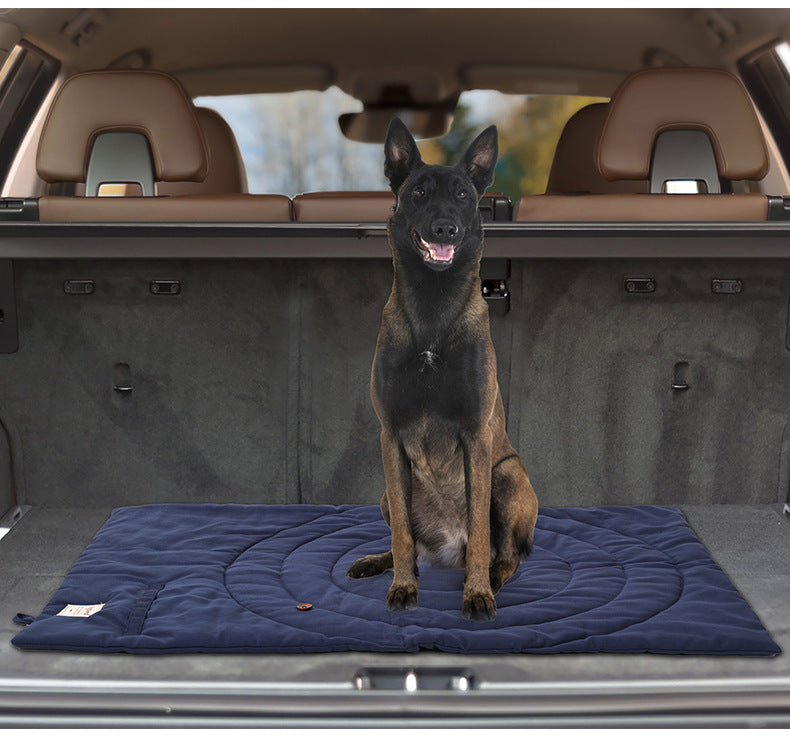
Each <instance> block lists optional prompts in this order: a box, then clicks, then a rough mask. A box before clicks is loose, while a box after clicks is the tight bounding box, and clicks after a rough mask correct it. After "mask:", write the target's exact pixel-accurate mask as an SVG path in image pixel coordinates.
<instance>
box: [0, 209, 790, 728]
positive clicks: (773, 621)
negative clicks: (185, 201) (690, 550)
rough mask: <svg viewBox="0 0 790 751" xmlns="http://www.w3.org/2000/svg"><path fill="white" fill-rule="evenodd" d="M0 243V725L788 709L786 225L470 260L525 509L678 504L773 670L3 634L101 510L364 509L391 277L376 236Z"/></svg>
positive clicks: (336, 233) (497, 236)
mask: <svg viewBox="0 0 790 751" xmlns="http://www.w3.org/2000/svg"><path fill="white" fill-rule="evenodd" d="M1 229H2V236H3V240H2V246H0V255H1V256H2V257H3V258H5V259H7V261H8V262H7V263H6V266H5V270H6V271H10V270H11V269H12V270H13V286H11V285H6V286H5V287H4V288H3V290H0V294H2V295H3V299H2V300H1V301H0V308H2V309H3V323H2V324H1V325H0V328H4V331H3V334H4V336H5V337H6V339H8V338H9V337H10V338H11V339H13V335H14V333H16V332H13V331H11V329H12V328H16V330H17V332H18V349H17V351H15V352H8V353H5V354H0V421H1V422H2V427H3V428H4V430H3V431H0V504H2V508H0V516H2V514H4V513H5V514H6V519H9V518H10V516H11V515H12V514H13V513H14V511H15V509H16V508H17V506H18V507H19V509H24V510H27V507H29V510H28V511H27V513H25V514H24V516H22V518H21V519H20V520H19V521H18V523H16V524H15V525H14V526H13V528H12V529H11V531H10V533H9V534H7V535H6V536H5V537H4V538H2V539H1V540H0V609H1V611H2V612H0V630H1V631H2V632H3V634H4V638H3V639H2V640H0V706H2V707H3V710H2V711H3V718H4V721H7V722H11V723H18V724H26V723H35V722H36V721H37V718H39V719H40V717H41V716H42V715H41V713H42V712H47V713H49V715H50V717H54V716H57V717H59V718H60V721H61V722H66V723H73V724H81V723H82V724H88V723H93V724H111V723H113V722H117V721H120V720H119V718H123V721H124V722H125V724H129V723H135V722H138V723H140V724H150V723H154V722H162V723H171V724H172V723H181V724H188V723H189V722H192V721H194V722H197V721H198V719H199V718H202V719H203V720H205V718H207V717H208V718H210V719H211V720H212V721H214V722H216V723H218V724H223V723H225V724H232V723H234V722H241V721H244V722H246V723H260V724H278V723H280V724H289V723H294V722H302V723H307V722H318V723H321V724H331V723H337V724H365V723H370V722H374V721H375V722H387V721H389V722H396V723H404V722H409V721H411V722H414V723H423V724H425V723H428V724H430V723H436V724H448V723H453V722H455V723H458V724H463V723H475V724H483V723H487V724H510V725H513V724H530V723H536V724H551V723H566V724H567V722H568V720H569V718H571V717H576V718H579V717H584V718H586V722H587V723H588V724H589V723H596V722H597V723H602V724H607V723H610V724H618V723H619V724H623V723H651V724H655V723H662V722H667V723H669V722H672V721H677V718H678V717H681V716H682V717H685V718H686V721H688V722H699V723H703V724H704V723H705V722H706V721H709V720H710V718H711V717H715V718H716V721H718V722H719V723H721V722H727V721H731V722H735V721H736V717H737V716H736V714H735V709H736V708H737V709H738V712H739V713H740V719H741V720H743V718H744V717H745V716H748V717H750V718H751V719H750V720H748V721H751V722H759V723H765V724H771V722H773V721H777V718H781V716H782V715H783V716H784V717H785V718H786V717H787V713H788V711H789V710H790V698H788V689H790V663H789V661H790V656H788V649H790V556H788V554H787V550H788V540H790V537H789V535H790V521H788V519H787V517H786V516H783V505H784V504H785V502H786V500H787V496H788V488H789V487H790V437H788V435H787V426H788V421H789V420H790V378H788V375H790V332H789V331H788V312H789V306H788V301H789V299H790V253H788V247H790V246H789V245H788V240H789V239H790V227H787V226H786V225H784V224H783V223H762V224H751V223H741V224H713V223H708V224H683V225H680V224H663V225H657V224H638V223H636V224H620V225H616V224H613V225H585V224H576V225H572V224H552V225H540V224H530V225H520V226H519V225H517V224H506V225H494V224H491V225H488V228H487V240H486V252H485V260H484V264H485V266H484V268H483V272H482V276H483V277H484V278H486V279H489V280H491V281H494V282H496V284H495V285H489V286H490V287H492V288H494V289H497V290H503V289H505V288H502V287H501V285H500V284H499V283H500V282H504V283H505V285H506V289H507V292H508V295H507V297H506V298H505V299H503V297H502V294H501V292H497V293H495V294H494V295H492V297H491V299H490V303H491V330H492V336H493V340H494V345H495V348H496V352H497V358H498V368H499V370H498V374H499V382H500V387H501V389H502V394H503V399H504V403H505V409H506V412H507V420H508V433H509V436H510V439H511V441H512V443H513V445H514V446H515V448H516V449H517V450H518V451H519V452H520V454H521V456H522V458H523V459H524V461H525V463H526V465H527V467H528V469H529V471H530V475H531V478H532V482H533V485H534V487H535V489H536V492H537V495H538V499H539V501H540V503H541V504H542V505H543V506H546V507H563V506H567V507H571V506H587V507H590V506H593V507H594V506H602V505H632V504H657V505H664V506H675V507H679V508H680V509H682V511H683V512H684V513H685V514H686V517H687V519H688V521H689V523H690V525H691V526H692V528H693V529H694V531H695V532H696V534H697V535H698V536H699V538H700V540H701V541H702V543H703V544H704V545H705V546H706V548H707V549H708V551H709V552H710V554H711V556H712V557H713V558H714V559H715V560H716V562H717V563H718V564H719V565H720V566H721V567H722V568H723V570H724V571H725V572H726V574H727V575H728V576H729V577H730V579H731V580H732V582H733V583H734V584H735V585H736V586H737V587H738V589H739V590H740V591H741V593H742V594H743V595H744V597H745V598H746V599H747V600H748V602H749V603H750V604H751V606H752V607H753V608H754V610H755V611H756V612H757V614H758V615H759V617H760V618H761V620H762V621H763V623H764V625H765V626H766V628H767V629H768V630H769V631H770V633H771V635H772V636H773V638H774V639H775V640H776V642H777V643H778V644H779V645H780V646H781V647H782V648H783V650H784V651H783V654H782V655H780V656H778V657H774V658H757V657H750V658H747V657H691V656H666V655H614V654H580V655H554V656H536V655H490V656H479V655H477V656H463V655H450V654H443V653H439V652H419V653H416V654H377V653H354V652H345V653H334V654H312V655H261V654H255V655H205V654H195V655H170V656H140V655H126V654H117V655H91V654H72V653H67V652H25V651H21V650H18V649H16V648H14V647H13V646H11V644H10V639H11V637H12V636H13V635H14V634H15V633H16V631H17V630H18V627H17V626H15V625H13V623H12V618H13V616H14V615H15V614H16V613H17V612H24V613H32V614H38V613H39V612H40V611H41V609H42V608H43V606H44V605H45V604H46V603H47V601H48V600H49V598H50V597H51V595H52V593H53V592H54V590H55V589H56V588H57V587H58V586H59V584H60V582H61V581H62V579H63V577H64V575H65V574H66V572H67V571H68V569H69V567H70V566H71V564H72V563H73V562H74V561H75V560H76V558H77V557H78V555H79V554H80V553H81V552H82V550H83V549H84V547H85V546H86V545H87V544H88V542H89V541H90V540H91V539H92V537H93V535H94V534H95V533H96V531H97V530H98V529H99V528H100V527H101V525H102V524H103V523H104V522H105V521H106V519H107V518H108V516H109V514H110V512H111V510H112V509H114V508H116V507H119V506H127V505H140V504H150V503H204V502H205V503H249V504H286V503H287V504H296V503H303V504H376V503H378V501H379V499H380V497H381V493H382V490H383V472H382V469H381V461H380V456H379V442H378V422H377V419H376V416H375V414H374V412H373V409H372V406H371V404H370V397H369V390H368V383H369V373H370V364H371V362H372V357H373V351H374V347H375V341H376V335H377V331H378V326H379V322H380V313H381V308H382V306H383V304H384V302H385V300H386V298H387V295H388V292H389V288H390V285H391V280H392V279H391V275H392V265H391V260H390V255H389V249H388V247H387V242H386V239H385V237H384V234H385V233H384V228H383V225H377V224H371V225H320V224H316V225H302V226H299V225H294V224H292V225H288V226H286V225H282V226H279V225H254V224H247V225H237V226H232V225H208V224H205V225H200V224H192V225H189V224H184V225H158V226H157V225H126V226H123V225H79V224H74V225H49V226H45V225H40V224H35V223H34V224H26V223H14V224H6V225H5V226H3V227H2V228H1ZM8 278H10V277H9V275H8V273H6V279H8ZM86 282H87V283H89V284H86ZM172 283H177V284H176V286H174V285H173V284H172ZM176 292H177V294H174V293H176ZM7 349H13V346H9V347H7ZM17 514H19V511H17ZM459 596H460V593H459ZM409 672H414V673H415V674H416V675H417V678H418V684H417V685H418V689H417V690H416V691H407V690H405V683H406V678H405V676H406V675H407V674H408V673H409ZM458 676H463V677H464V678H465V680H466V682H465V683H462V684H459V682H458V680H455V681H454V680H453V679H454V678H457V677H458ZM464 689H465V690H464ZM744 713H745V714H744ZM398 718H400V719H398ZM706 718H707V720H706Z"/></svg>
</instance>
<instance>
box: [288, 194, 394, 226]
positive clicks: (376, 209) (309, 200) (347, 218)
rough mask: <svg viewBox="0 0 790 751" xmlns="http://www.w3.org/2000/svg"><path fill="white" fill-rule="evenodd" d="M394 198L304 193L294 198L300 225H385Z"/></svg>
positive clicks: (296, 218)
mask: <svg viewBox="0 0 790 751" xmlns="http://www.w3.org/2000/svg"><path fill="white" fill-rule="evenodd" d="M394 203H395V198H394V197H393V195H392V193H391V192H390V191H388V190H386V191H361V190H360V191H353V190H348V191H327V192H324V193H303V194H302V195H299V196H296V197H295V198H294V199H293V212H294V219H295V220H296V221H297V222H386V221H387V219H389V218H390V216H391V214H392V207H393V205H394Z"/></svg>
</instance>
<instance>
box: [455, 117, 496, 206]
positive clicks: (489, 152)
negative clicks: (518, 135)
mask: <svg viewBox="0 0 790 751" xmlns="http://www.w3.org/2000/svg"><path fill="white" fill-rule="evenodd" d="M498 156H499V139H498V136H497V130H496V125H489V126H488V127H487V128H486V129H485V130H484V131H483V132H482V133H481V134H480V135H479V136H478V137H477V138H475V140H474V141H472V143H471V144H470V146H469V148H468V149H467V150H466V153H465V154H464V155H463V157H462V158H461V161H460V162H459V163H458V164H459V165H460V166H461V167H463V168H464V169H465V170H466V171H467V173H468V174H469V177H471V178H472V182H473V183H474V185H475V189H476V190H477V194H478V196H482V195H483V193H485V190H486V188H487V187H488V186H489V185H491V183H492V182H494V168H495V167H496V160H497V157H498Z"/></svg>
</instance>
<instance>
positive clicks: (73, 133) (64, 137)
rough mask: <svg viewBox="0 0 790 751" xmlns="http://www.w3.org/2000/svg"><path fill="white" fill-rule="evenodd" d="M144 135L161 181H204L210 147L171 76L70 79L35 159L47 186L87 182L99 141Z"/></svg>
mask: <svg viewBox="0 0 790 751" xmlns="http://www.w3.org/2000/svg"><path fill="white" fill-rule="evenodd" d="M113 132H132V133H141V134H142V135H144V136H145V137H146V139H147V141H148V145H149V147H150V149H151V156H152V159H153V169H154V176H155V178H156V179H157V180H202V179H203V178H204V177H205V174H206V169H207V157H206V147H205V144H204V142H203V136H202V134H201V130H200V126H199V125H198V121H197V116H196V114H195V107H194V105H193V104H192V102H191V100H190V99H189V97H188V96H187V94H186V92H185V91H184V89H183V88H182V87H181V85H180V84H179V83H178V81H176V80H175V79H174V78H172V77H171V76H169V75H167V74H166V73H161V72H159V71H148V70H100V71H88V72H85V73H78V74H77V75H74V76H72V77H71V78H69V79H68V80H67V81H66V82H65V83H64V84H63V87H62V88H61V89H60V91H59V92H58V94H57V96H56V97H55V101H54V102H53V103H52V108H51V109H50V111H49V115H48V116H47V120H46V122H45V123H44V129H43V132H42V134H41V140H40V142H39V146H38V154H37V157H36V169H37V170H38V173H39V175H40V176H41V178H42V179H44V180H46V181H47V182H85V178H86V174H87V168H88V161H89V158H90V154H91V150H92V148H93V143H94V141H95V139H96V137H97V136H98V135H100V134H102V133H113Z"/></svg>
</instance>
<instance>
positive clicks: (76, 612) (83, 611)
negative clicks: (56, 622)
mask: <svg viewBox="0 0 790 751" xmlns="http://www.w3.org/2000/svg"><path fill="white" fill-rule="evenodd" d="M103 607H104V603H103V602H100V603H98V604H97V605H66V607H65V608H63V610H61V611H60V612H59V613H57V615H65V616H67V617H69V618H89V617H90V616H92V615H93V614H94V613H98V612H99V611H100V610H101V609H102V608H103Z"/></svg>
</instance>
